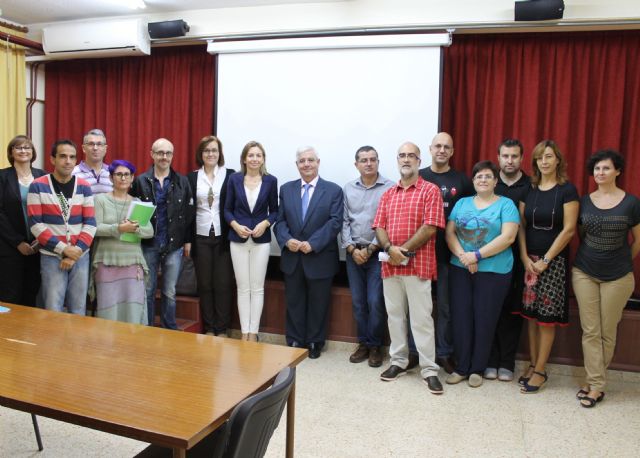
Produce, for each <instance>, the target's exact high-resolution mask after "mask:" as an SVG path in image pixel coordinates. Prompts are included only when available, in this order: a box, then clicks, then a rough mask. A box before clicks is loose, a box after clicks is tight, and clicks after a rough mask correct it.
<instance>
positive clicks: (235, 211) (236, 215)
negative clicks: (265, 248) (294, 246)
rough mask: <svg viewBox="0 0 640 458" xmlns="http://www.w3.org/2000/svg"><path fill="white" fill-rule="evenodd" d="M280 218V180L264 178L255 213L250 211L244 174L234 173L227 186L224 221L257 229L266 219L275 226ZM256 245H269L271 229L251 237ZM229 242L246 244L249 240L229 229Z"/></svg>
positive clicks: (271, 176)
mask: <svg viewBox="0 0 640 458" xmlns="http://www.w3.org/2000/svg"><path fill="white" fill-rule="evenodd" d="M277 217H278V179H277V178H276V177H274V176H273V175H264V176H263V177H262V186H261V187H260V193H259V194H258V198H257V199H256V204H255V205H254V207H253V211H251V210H250V209H249V202H248V201H247V193H246V192H245V190H244V174H243V173H242V172H237V173H234V174H233V175H231V176H230V177H229V184H228V186H227V198H226V200H225V204H224V219H225V220H226V221H227V223H228V224H231V222H232V221H236V222H237V223H238V224H241V225H243V226H247V227H248V228H249V229H253V228H254V227H256V225H257V224H258V223H261V222H262V221H264V220H265V219H266V220H268V221H269V224H270V225H271V226H273V225H274V224H275V222H276V218H277ZM251 238H252V239H253V241H254V242H256V243H269V242H270V241H271V228H270V227H269V228H267V230H266V231H264V234H262V235H261V236H260V237H258V238H255V237H251ZM229 240H230V241H232V242H240V243H244V242H246V241H247V239H243V238H242V237H240V236H239V235H238V234H237V233H236V231H234V230H233V229H231V228H230V229H229Z"/></svg>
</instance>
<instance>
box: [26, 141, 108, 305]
mask: <svg viewBox="0 0 640 458" xmlns="http://www.w3.org/2000/svg"><path fill="white" fill-rule="evenodd" d="M76 160H77V155H76V146H75V144H74V143H73V142H72V141H71V140H66V139H65V140H58V141H56V142H55V143H54V144H53V147H52V149H51V163H52V164H53V167H54V170H53V173H51V174H49V175H45V176H42V177H40V178H37V179H35V180H33V182H32V183H31V186H29V194H28V195H27V214H28V216H29V226H30V227H31V233H32V234H33V235H34V237H35V238H36V239H37V241H38V244H39V246H40V253H41V254H42V256H41V257H40V273H41V276H42V296H43V299H44V304H45V307H46V308H47V310H54V311H58V312H60V311H62V308H63V307H64V306H66V307H67V310H68V311H69V312H71V313H75V314H78V315H84V314H85V310H86V297H87V287H88V284H89V254H88V251H89V247H90V246H91V243H92V242H93V237H94V235H95V232H96V220H95V216H94V208H93V195H92V194H91V187H90V186H89V183H87V182H86V181H85V180H83V179H82V178H78V177H74V176H73V175H72V173H71V172H72V171H73V168H74V166H75V165H76Z"/></svg>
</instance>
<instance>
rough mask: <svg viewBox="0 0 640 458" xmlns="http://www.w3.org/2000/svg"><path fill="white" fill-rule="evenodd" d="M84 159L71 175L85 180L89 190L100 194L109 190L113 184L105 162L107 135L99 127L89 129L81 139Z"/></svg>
mask: <svg viewBox="0 0 640 458" xmlns="http://www.w3.org/2000/svg"><path fill="white" fill-rule="evenodd" d="M82 151H84V160H83V161H81V162H80V164H78V165H76V166H75V167H74V169H73V175H74V176H77V177H80V178H82V179H83V180H85V181H87V182H88V183H89V185H90V186H91V192H92V193H93V194H94V195H95V194H100V193H103V192H111V190H112V189H113V185H112V184H111V179H110V178H109V165H108V164H105V162H104V157H105V156H106V155H107V137H106V136H105V135H104V132H102V131H101V130H100V129H91V130H90V131H89V132H87V133H86V134H85V136H84V138H83V140H82Z"/></svg>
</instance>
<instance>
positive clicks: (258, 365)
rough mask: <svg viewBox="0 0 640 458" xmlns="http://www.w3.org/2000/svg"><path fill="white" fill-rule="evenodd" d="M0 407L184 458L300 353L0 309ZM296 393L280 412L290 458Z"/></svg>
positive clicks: (16, 307) (301, 352) (61, 315)
mask: <svg viewBox="0 0 640 458" xmlns="http://www.w3.org/2000/svg"><path fill="white" fill-rule="evenodd" d="M3 305H5V306H7V307H9V308H10V309H11V311H10V312H8V313H0V405H3V406H6V407H10V408H13V409H18V410H23V411H25V412H30V413H34V414H37V415H42V416H45V417H50V418H55V419H57V420H61V421H65V422H68V423H73V424H76V425H80V426H86V427H89V428H93V429H97V430H100V431H105V432H108V433H112V434H117V435H120V436H125V437H130V438H132V439H137V440H140V441H143V442H150V443H153V444H157V445H162V446H165V447H170V448H172V449H173V454H174V456H184V455H185V451H186V449H189V448H191V447H192V446H193V445H195V444H196V443H197V442H199V441H200V440H201V439H203V438H204V437H205V436H206V435H207V434H209V433H210V432H212V431H213V430H215V429H216V428H217V427H218V426H219V425H220V424H222V423H223V422H224V421H225V420H226V419H227V418H228V417H229V415H230V413H231V411H232V410H233V408H234V407H235V406H236V405H237V404H238V403H239V402H240V401H242V400H243V399H246V398H247V397H248V396H250V395H251V394H253V393H255V392H257V391H260V390H262V389H264V388H266V387H267V386H269V385H270V384H271V383H272V382H273V380H274V379H275V377H276V375H277V374H278V372H279V371H280V370H282V369H283V368H285V367H287V366H295V365H297V364H298V363H300V362H301V361H302V360H303V359H304V358H305V357H306V356H307V350H302V349H299V348H289V347H284V346H277V345H268V344H258V343H253V342H243V341H239V340H232V339H223V338H218V337H212V336H206V335H201V334H191V333H184V332H178V331H169V330H166V329H159V328H151V327H147V326H139V325H132V324H127V323H119V322H115V321H108V320H103V319H99V318H92V317H84V316H77V315H71V314H67V313H57V312H49V311H46V310H40V309H34V308H29V307H23V306H19V305H11V304H3ZM294 399H295V386H294V389H293V390H292V392H291V395H290V397H289V404H288V407H287V456H293V424H294V402H295V401H294Z"/></svg>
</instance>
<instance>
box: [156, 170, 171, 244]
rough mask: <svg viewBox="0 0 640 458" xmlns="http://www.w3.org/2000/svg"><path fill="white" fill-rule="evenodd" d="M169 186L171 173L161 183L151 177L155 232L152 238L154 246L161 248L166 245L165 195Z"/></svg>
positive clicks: (167, 225) (167, 226)
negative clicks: (154, 207)
mask: <svg viewBox="0 0 640 458" xmlns="http://www.w3.org/2000/svg"><path fill="white" fill-rule="evenodd" d="M169 186H171V175H169V176H167V177H166V178H165V179H164V180H163V182H162V185H160V180H158V179H157V178H156V177H155V176H154V177H153V191H154V194H155V197H156V234H155V237H154V239H153V244H154V246H156V247H158V248H163V247H165V246H166V245H167V237H168V235H167V234H168V229H169V218H168V216H167V195H168V194H169Z"/></svg>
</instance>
